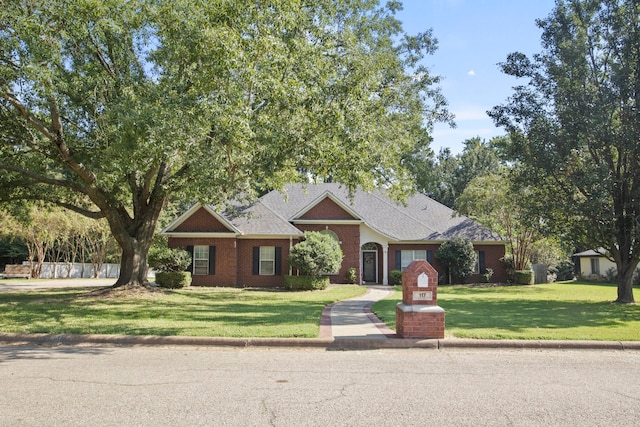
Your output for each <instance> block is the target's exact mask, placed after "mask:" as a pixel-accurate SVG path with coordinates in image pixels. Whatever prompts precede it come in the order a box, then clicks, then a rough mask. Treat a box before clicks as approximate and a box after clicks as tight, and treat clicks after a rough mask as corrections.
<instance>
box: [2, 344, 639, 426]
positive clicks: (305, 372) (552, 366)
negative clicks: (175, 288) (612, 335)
mask: <svg viewBox="0 0 640 427" xmlns="http://www.w3.org/2000/svg"><path fill="white" fill-rule="evenodd" d="M0 384H1V387H0V425H1V426H42V425H48V426H58V425H64V426H73V425H83V426H84V425H95V426H116V425H117V426H132V425H137V426H165V425H167V426H169V425H190V426H265V425H272V426H327V425H339V426H365V425H366V426H371V425H376V426H398V425H405V426H409V425H438V426H440V425H451V426H454V425H455V426H465V425H466V426H471V425H473V426H478V425H497V426H503V425H504V426H507V425H516V426H542V425H544V426H554V425H566V426H603V425H604V426H618V425H627V426H630V425H640V353H638V352H637V351H620V350H504V349H497V350H496V349H492V350H488V349H483V350H451V349H449V350H447V349H445V350H435V351H434V350H424V349H414V350H398V349H377V350H369V351H325V350H320V349H309V348H303V349H283V348H279V349H277V348H250V349H236V348H219V347H190V346H186V347H179V348H178V347H95V346H91V347H90V346H73V347H63V346H60V347H33V346H32V347H22V346H6V347H0Z"/></svg>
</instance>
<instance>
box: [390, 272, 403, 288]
mask: <svg viewBox="0 0 640 427" xmlns="http://www.w3.org/2000/svg"><path fill="white" fill-rule="evenodd" d="M389 277H390V280H389V284H390V285H391V286H402V271H400V270H391V271H390V272H389Z"/></svg>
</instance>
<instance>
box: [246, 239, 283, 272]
mask: <svg viewBox="0 0 640 427" xmlns="http://www.w3.org/2000/svg"><path fill="white" fill-rule="evenodd" d="M252 270H253V271H252V274H253V275H254V276H258V275H260V276H280V275H281V274H282V247H280V246H275V247H274V246H254V247H253V267H252Z"/></svg>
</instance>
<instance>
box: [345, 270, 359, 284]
mask: <svg viewBox="0 0 640 427" xmlns="http://www.w3.org/2000/svg"><path fill="white" fill-rule="evenodd" d="M347 283H352V284H357V283H358V277H357V276H356V268H355V267H349V269H348V270H347Z"/></svg>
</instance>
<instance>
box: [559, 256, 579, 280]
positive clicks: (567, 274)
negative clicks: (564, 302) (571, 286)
mask: <svg viewBox="0 0 640 427" xmlns="http://www.w3.org/2000/svg"><path fill="white" fill-rule="evenodd" d="M555 273H556V279H557V280H560V281H566V280H573V279H575V277H576V274H575V265H574V264H573V261H571V260H570V259H563V260H562V261H560V262H559V263H558V265H556V266H555Z"/></svg>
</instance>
